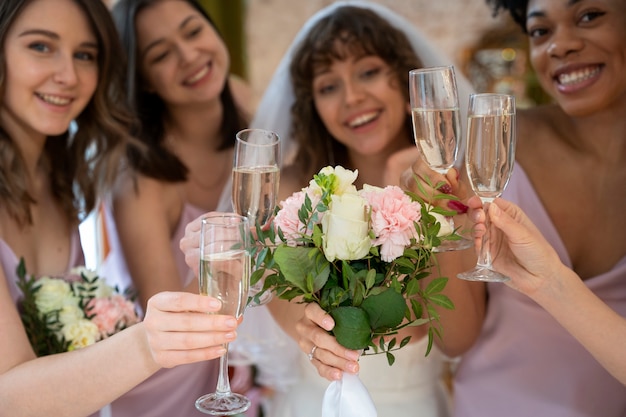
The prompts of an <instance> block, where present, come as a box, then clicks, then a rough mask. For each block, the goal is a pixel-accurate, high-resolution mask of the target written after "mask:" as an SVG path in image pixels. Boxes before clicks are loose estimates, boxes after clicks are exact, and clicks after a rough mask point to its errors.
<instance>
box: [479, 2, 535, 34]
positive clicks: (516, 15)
mask: <svg viewBox="0 0 626 417" xmlns="http://www.w3.org/2000/svg"><path fill="white" fill-rule="evenodd" d="M487 4H488V5H489V6H490V7H491V8H492V9H493V15H494V16H495V15H497V14H498V12H499V11H500V9H503V10H508V11H509V14H510V15H511V17H512V18H513V20H514V21H515V23H517V24H518V25H519V26H520V27H521V28H522V30H523V31H524V33H526V12H527V10H528V0H487Z"/></svg>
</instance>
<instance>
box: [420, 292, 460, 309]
mask: <svg viewBox="0 0 626 417" xmlns="http://www.w3.org/2000/svg"><path fill="white" fill-rule="evenodd" d="M426 297H427V298H428V300H429V301H431V302H433V303H435V304H437V305H438V306H441V307H443V308H447V309H448V310H454V303H453V302H452V300H450V298H449V297H448V296H447V295H445V294H432V295H427V296H426Z"/></svg>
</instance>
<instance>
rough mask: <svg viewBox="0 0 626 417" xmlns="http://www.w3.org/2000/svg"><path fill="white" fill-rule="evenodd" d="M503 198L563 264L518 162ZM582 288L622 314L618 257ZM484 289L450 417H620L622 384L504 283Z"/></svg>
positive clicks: (625, 291) (624, 269)
mask: <svg viewBox="0 0 626 417" xmlns="http://www.w3.org/2000/svg"><path fill="white" fill-rule="evenodd" d="M504 198H506V199H508V200H510V201H513V202H514V203H516V204H518V205H519V206H520V207H522V209H523V210H525V212H526V213H527V214H528V216H529V217H530V218H531V220H532V221H533V222H535V224H536V225H537V227H538V228H539V229H540V230H541V231H542V232H543V234H544V236H545V237H546V239H548V241H549V242H550V243H551V244H552V246H553V247H554V248H555V249H556V251H557V252H558V254H559V256H560V258H561V260H562V261H563V262H564V263H565V265H567V266H570V267H571V261H570V259H569V256H568V253H567V251H566V249H565V246H564V244H563V242H562V241H561V239H560V237H559V235H558V233H557V231H556V229H555V227H554V225H553V223H552V221H551V220H550V217H549V216H548V213H547V212H546V210H545V209H544V207H543V205H542V203H541V201H540V199H539V197H538V196H537V194H536V193H535V191H534V189H533V187H532V184H531V183H530V180H529V179H528V177H527V176H526V174H525V172H524V171H523V169H522V168H521V167H520V166H519V165H517V166H516V167H515V170H514V173H513V176H512V178H511V182H510V183H509V185H508V187H507V190H506V192H505V193H504ZM581 221H585V220H584V219H581ZM590 232H592V229H591V226H590ZM585 284H586V285H587V286H588V287H589V288H590V289H591V290H592V291H593V292H594V293H595V294H596V295H597V296H598V297H600V298H601V299H602V300H603V301H605V302H606V303H607V304H608V305H609V306H611V308H613V309H614V310H615V311H617V312H618V313H619V314H620V315H622V316H626V257H625V258H623V259H622V260H620V262H618V263H617V264H616V265H615V266H614V267H613V269H611V270H610V271H607V272H606V273H604V274H602V275H598V276H596V277H593V278H590V279H588V280H586V281H585ZM487 287H488V292H489V301H488V309H487V317H486V320H485V323H484V324H483V328H482V333H481V335H480V337H479V339H478V342H477V343H476V345H475V346H474V347H473V348H472V349H471V350H470V351H469V352H468V353H467V354H466V355H464V357H463V358H462V360H461V363H460V366H459V368H458V372H457V375H456V378H455V390H454V392H455V413H454V416H455V417H502V416H506V417H528V416H538V417H622V416H626V387H625V386H623V385H622V384H621V383H619V382H618V381H617V380H616V379H614V378H613V377H612V376H611V375H610V374H609V373H608V372H607V371H605V370H604V369H603V368H602V366H600V365H599V364H598V363H597V362H596V360H595V359H594V358H593V357H592V356H591V355H590V354H589V353H588V352H587V351H586V350H585V349H584V348H583V347H582V345H580V344H579V343H578V341H576V340H575V339H574V338H573V337H572V336H570V335H569V333H568V332H567V331H565V330H564V329H563V328H562V327H561V326H560V325H559V324H558V323H557V322H556V320H554V319H553V318H552V317H551V316H550V315H549V314H548V313H546V312H545V310H543V309H542V308H541V307H540V306H539V305H537V304H536V303H535V302H534V301H532V300H531V299H530V298H528V297H526V296H524V295H522V294H520V293H518V292H516V291H514V290H512V289H510V288H509V287H507V286H506V285H503V284H488V286H487ZM581 314H585V313H584V312H581Z"/></svg>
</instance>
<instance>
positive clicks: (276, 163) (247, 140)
mask: <svg viewBox="0 0 626 417" xmlns="http://www.w3.org/2000/svg"><path fill="white" fill-rule="evenodd" d="M236 139H237V140H236V143H235V156H234V161H233V191H232V198H233V207H234V209H235V212H236V213H238V214H240V215H242V216H245V217H247V218H248V221H249V222H250V226H252V227H254V226H255V225H256V224H258V225H259V226H261V227H263V226H265V225H266V224H267V222H268V221H269V220H270V218H271V217H272V215H273V214H274V208H275V207H276V198H277V195H278V186H279V182H280V164H281V155H280V138H279V137H278V135H277V134H276V133H274V132H270V131H268V130H263V129H245V130H242V131H240V132H238V133H237V138H236ZM262 286H263V283H262V282H261V281H260V282H259V283H258V284H257V285H254V286H253V287H252V288H251V290H250V295H251V296H255V295H256V294H258V293H259V292H260V291H261V290H262ZM271 297H272V296H271V293H270V292H269V291H267V292H265V293H264V294H263V295H262V296H261V297H257V298H258V301H257V302H256V303H255V302H254V301H251V302H250V305H251V306H254V305H262V304H265V303H267V302H268V301H269V300H270V299H271Z"/></svg>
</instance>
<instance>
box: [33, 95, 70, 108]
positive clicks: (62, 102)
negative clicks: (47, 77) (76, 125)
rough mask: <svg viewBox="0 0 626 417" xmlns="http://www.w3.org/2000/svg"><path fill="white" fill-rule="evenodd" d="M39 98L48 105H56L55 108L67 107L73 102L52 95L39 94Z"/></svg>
mask: <svg viewBox="0 0 626 417" xmlns="http://www.w3.org/2000/svg"><path fill="white" fill-rule="evenodd" d="M37 96H38V97H39V98H40V99H42V100H43V101H45V102H46V103H49V104H54V105H55V106H67V105H68V104H70V102H71V101H72V100H70V99H69V98H62V97H59V96H53V95H50V94H37Z"/></svg>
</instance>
